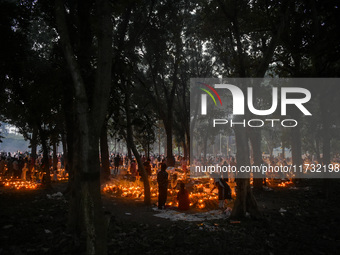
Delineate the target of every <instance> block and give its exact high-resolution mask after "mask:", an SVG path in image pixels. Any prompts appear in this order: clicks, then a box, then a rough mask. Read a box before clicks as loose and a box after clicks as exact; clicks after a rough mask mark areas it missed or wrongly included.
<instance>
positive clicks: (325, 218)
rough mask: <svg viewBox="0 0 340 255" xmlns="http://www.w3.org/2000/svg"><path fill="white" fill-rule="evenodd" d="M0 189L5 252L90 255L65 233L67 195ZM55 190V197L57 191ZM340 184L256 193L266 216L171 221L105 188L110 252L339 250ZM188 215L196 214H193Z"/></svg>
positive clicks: (0, 239)
mask: <svg viewBox="0 0 340 255" xmlns="http://www.w3.org/2000/svg"><path fill="white" fill-rule="evenodd" d="M52 188H53V189H52V190H45V189H34V190H15V189H8V188H6V187H0V254H1V255H3V254H16V255H21V254H85V250H82V248H80V247H85V246H84V245H76V244H75V243H74V242H73V238H72V236H71V235H69V234H68V232H67V210H68V199H69V198H68V197H67V196H63V195H61V193H58V192H60V191H63V190H65V188H66V183H57V184H53V186H52ZM53 194H55V195H53ZM339 194H340V181H339V180H330V181H329V182H328V183H326V185H325V184H324V181H323V180H305V182H304V183H303V185H301V186H299V187H294V186H293V187H291V188H287V187H286V188H282V187H272V189H271V190H266V191H258V192H254V195H255V197H256V199H257V201H258V205H259V208H260V210H261V212H262V214H263V217H262V218H261V219H259V220H254V219H250V218H245V219H241V220H240V221H231V220H229V219H220V220H209V221H204V220H202V221H199V222H188V221H171V220H169V219H163V218H159V217H155V216H154V214H156V213H157V212H156V211H154V210H153V208H152V207H155V205H153V206H152V207H147V206H145V205H144V204H143V202H142V201H135V200H133V199H128V198H121V197H113V196H112V195H110V194H107V193H103V196H102V197H103V204H104V211H105V212H106V215H110V219H111V220H110V224H109V229H108V253H109V254H339V252H338V251H339V249H340V195H339ZM187 213H189V214H190V213H194V212H193V211H189V212H187Z"/></svg>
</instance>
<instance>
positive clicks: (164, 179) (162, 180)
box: [157, 163, 168, 209]
mask: <svg viewBox="0 0 340 255" xmlns="http://www.w3.org/2000/svg"><path fill="white" fill-rule="evenodd" d="M165 170H166V164H165V163H163V164H162V166H161V171H159V172H158V174H157V183H158V193H159V194H158V209H164V208H165V203H166V199H167V195H168V173H167V172H166V171H165Z"/></svg>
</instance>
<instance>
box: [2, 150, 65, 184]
mask: <svg viewBox="0 0 340 255" xmlns="http://www.w3.org/2000/svg"><path fill="white" fill-rule="evenodd" d="M57 160H58V164H57V169H52V166H53V158H52V156H50V157H49V162H47V164H49V166H50V167H51V173H52V181H57V172H58V173H59V175H61V176H66V172H65V170H64V158H63V155H62V154H59V155H58V156H57ZM44 167H45V162H44V159H43V156H42V155H37V157H35V158H34V157H32V156H31V155H30V154H29V153H28V152H25V153H20V152H16V153H10V152H2V153H1V157H0V176H1V177H2V178H3V179H9V178H14V179H21V180H22V181H36V182H44V180H45V172H44Z"/></svg>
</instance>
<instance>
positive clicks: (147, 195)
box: [125, 82, 151, 205]
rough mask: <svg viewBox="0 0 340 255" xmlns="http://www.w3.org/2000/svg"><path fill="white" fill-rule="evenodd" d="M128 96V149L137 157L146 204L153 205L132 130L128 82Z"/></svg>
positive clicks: (126, 111) (126, 101)
mask: <svg viewBox="0 0 340 255" xmlns="http://www.w3.org/2000/svg"><path fill="white" fill-rule="evenodd" d="M126 87H127V88H126V94H125V114H126V142H127V144H128V148H130V149H131V150H132V152H133V154H134V155H135V158H136V160H137V164H138V169H139V172H140V173H141V175H142V178H143V183H144V204H146V205H150V204H151V191H150V183H149V179H148V175H147V173H146V171H145V169H144V165H143V163H142V159H141V157H140V155H139V152H138V150H137V148H136V145H135V143H134V141H133V130H132V125H131V123H132V121H131V112H130V95H129V94H130V93H129V91H130V84H129V82H127V86H126Z"/></svg>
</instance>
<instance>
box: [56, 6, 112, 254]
mask: <svg viewBox="0 0 340 255" xmlns="http://www.w3.org/2000/svg"><path fill="white" fill-rule="evenodd" d="M69 4H71V3H69ZM111 7H112V6H111V4H110V3H109V1H105V0H98V1H96V2H95V4H94V5H93V4H92V1H81V2H78V3H77V6H76V9H71V8H70V6H68V7H67V8H68V11H67V12H66V9H65V5H64V3H63V1H62V0H56V1H55V8H56V19H57V28H58V33H59V35H60V41H61V44H62V46H63V50H64V55H65V58H66V61H67V64H68V67H69V69H70V73H71V76H72V80H73V88H74V99H75V107H74V116H75V123H74V129H75V133H77V137H75V139H74V141H73V143H74V144H73V151H74V152H73V168H74V171H75V172H77V174H76V175H75V178H79V180H80V182H79V183H80V190H79V192H80V198H81V203H80V206H81V211H80V213H81V214H82V215H78V216H79V218H80V219H82V220H83V223H84V227H85V233H86V243H87V254H106V253H107V241H106V230H107V226H106V224H105V218H104V217H103V212H102V201H101V194H100V164H99V138H100V134H101V131H102V126H103V123H104V120H105V117H106V112H107V105H108V100H109V94H110V93H109V92H110V87H111V66H112V55H111V52H112V31H113V25H112V20H111V15H112V11H111ZM72 11H77V12H78V18H79V20H78V22H79V23H78V28H79V31H78V36H79V39H80V40H79V41H78V43H79V45H78V50H79V51H78V52H77V51H76V49H77V48H75V47H74V44H73V43H72V40H71V34H70V27H69V25H68V20H67V19H68V16H70V15H69V13H70V12H72ZM94 11H95V15H94V19H95V20H96V24H94V23H91V21H92V17H91V16H92V14H93V12H94ZM92 29H93V30H94V34H95V36H96V39H97V47H96V52H97V57H96V73H95V79H94V81H92V82H91V81H87V80H86V78H87V77H86V75H85V74H86V72H89V71H91V70H92V64H91V63H92V59H91V56H89V55H88V53H86V50H87V51H90V52H92V49H93V48H92V39H93V37H92V36H93V34H92V32H93V30H92ZM82 39H83V40H82ZM89 42H91V43H89ZM77 53H78V56H77ZM82 68H83V69H82ZM74 220H77V218H76V219H74Z"/></svg>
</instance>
